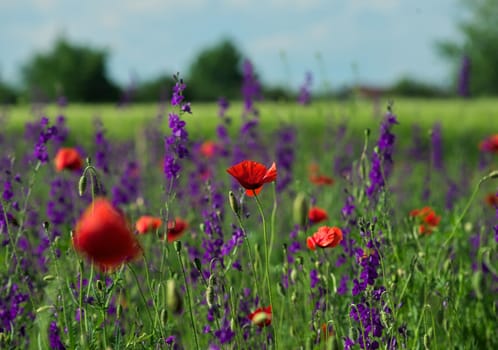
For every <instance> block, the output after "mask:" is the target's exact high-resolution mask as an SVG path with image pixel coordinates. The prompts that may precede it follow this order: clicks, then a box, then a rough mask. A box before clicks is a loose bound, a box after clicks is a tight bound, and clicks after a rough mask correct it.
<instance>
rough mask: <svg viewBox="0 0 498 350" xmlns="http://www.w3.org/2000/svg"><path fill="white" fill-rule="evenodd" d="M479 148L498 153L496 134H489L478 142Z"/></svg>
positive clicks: (483, 150)
mask: <svg viewBox="0 0 498 350" xmlns="http://www.w3.org/2000/svg"><path fill="white" fill-rule="evenodd" d="M479 149H480V150H481V151H482V152H490V153H496V154H498V134H494V135H491V136H490V137H488V138H487V139H485V140H483V141H481V142H480V143H479Z"/></svg>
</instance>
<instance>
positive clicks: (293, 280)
mask: <svg viewBox="0 0 498 350" xmlns="http://www.w3.org/2000/svg"><path fill="white" fill-rule="evenodd" d="M290 279H291V281H292V283H296V279H297V270H296V269H292V270H291V273H290Z"/></svg>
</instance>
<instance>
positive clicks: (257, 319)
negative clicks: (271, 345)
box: [249, 305, 272, 327]
mask: <svg viewBox="0 0 498 350" xmlns="http://www.w3.org/2000/svg"><path fill="white" fill-rule="evenodd" d="M271 318H272V312H271V305H270V306H267V307H260V308H258V309H256V310H255V311H254V312H252V313H251V314H250V315H249V319H250V320H251V322H252V323H254V324H255V325H257V326H259V327H265V326H269V325H270V324H271Z"/></svg>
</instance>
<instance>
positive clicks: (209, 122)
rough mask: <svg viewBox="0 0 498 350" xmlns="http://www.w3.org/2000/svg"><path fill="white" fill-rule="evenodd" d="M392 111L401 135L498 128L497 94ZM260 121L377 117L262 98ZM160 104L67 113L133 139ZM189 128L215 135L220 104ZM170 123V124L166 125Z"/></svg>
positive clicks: (81, 130)
mask: <svg viewBox="0 0 498 350" xmlns="http://www.w3.org/2000/svg"><path fill="white" fill-rule="evenodd" d="M393 101H394V112H395V114H397V115H398V118H399V121H400V126H399V129H398V132H400V133H401V135H409V133H410V126H411V125H413V124H414V123H417V124H419V125H420V126H421V127H422V128H424V129H426V130H429V129H430V128H431V127H432V125H433V123H434V122H436V121H438V122H440V123H441V125H442V127H443V130H445V132H447V133H448V134H449V135H454V136H456V137H459V138H460V137H471V138H472V135H473V134H474V135H480V136H482V135H485V134H487V133H490V132H492V131H494V130H498V99H496V98H494V99H492V98H490V99H475V100H469V101H467V100H461V99H448V100H427V99H406V98H394V99H393ZM386 106H387V100H382V101H380V106H379V109H380V113H381V114H383V113H384V111H385V107H386ZM258 108H259V109H260V115H261V120H262V123H263V124H264V125H265V126H266V128H270V129H271V128H273V127H275V126H276V125H278V124H279V123H281V122H285V121H288V122H294V123H296V124H297V125H298V126H299V127H300V128H302V129H303V130H305V131H310V132H314V133H315V132H318V133H320V134H321V133H322V132H323V130H324V126H327V125H331V124H334V123H337V122H340V121H347V122H348V125H349V126H350V127H351V128H353V129H357V130H363V129H364V128H366V127H375V125H376V124H377V122H378V119H379V118H374V106H373V104H372V102H371V101H367V100H360V101H358V102H356V103H355V102H351V101H347V102H344V101H330V102H316V103H314V104H313V105H312V106H311V108H309V107H303V106H298V105H296V104H294V103H292V104H289V103H286V102H282V103H261V104H258ZM158 110H159V109H158V105H156V104H136V105H131V106H129V107H125V108H118V107H116V106H115V105H110V104H105V105H86V104H74V105H69V107H68V108H66V109H65V110H64V111H63V113H64V115H65V116H66V117H67V118H68V126H69V127H70V128H71V129H73V130H78V134H79V137H78V138H80V136H83V137H90V136H91V135H92V132H93V127H92V121H93V119H94V118H95V117H100V118H102V120H103V123H104V126H106V128H107V129H108V132H109V136H110V137H111V138H113V139H120V140H123V139H129V138H130V137H134V136H135V135H136V130H137V129H140V128H141V127H142V126H143V125H144V124H145V123H146V122H147V121H150V120H152V119H154V118H155V117H156V116H157V114H158ZM241 111H242V104H241V103H234V104H233V105H232V106H231V107H230V109H229V112H228V115H231V116H233V117H235V118H234V119H236V122H235V125H238V124H239V123H240V118H238V117H239V116H240V113H241ZM6 112H7V113H6V114H7V116H8V118H7V121H6V124H5V126H4V127H5V128H6V129H7V130H8V131H9V132H14V133H21V132H22V131H23V128H24V124H25V122H26V121H29V120H31V119H32V118H33V112H32V110H31V109H30V108H29V107H28V106H15V107H10V108H9V109H8V110H7V111H6ZM45 112H46V114H47V116H49V117H55V116H57V115H58V114H59V113H60V112H61V111H60V110H59V109H58V107H56V106H49V107H48V108H46V111H45ZM186 119H187V123H188V125H189V132H190V133H191V134H192V136H193V137H194V138H195V137H197V136H200V135H207V136H213V135H214V127H215V125H216V123H217V122H218V119H217V106H216V104H214V103H208V104H199V103H195V104H194V105H193V115H192V116H187V118H186ZM165 128H167V125H165Z"/></svg>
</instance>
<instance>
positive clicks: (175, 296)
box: [166, 279, 183, 314]
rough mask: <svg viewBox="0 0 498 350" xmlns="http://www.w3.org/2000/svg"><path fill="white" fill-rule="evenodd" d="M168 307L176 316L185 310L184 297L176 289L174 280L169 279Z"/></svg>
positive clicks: (167, 285)
mask: <svg viewBox="0 0 498 350" xmlns="http://www.w3.org/2000/svg"><path fill="white" fill-rule="evenodd" d="M166 305H167V306H168V309H169V310H170V311H171V312H173V313H175V314H179V313H180V312H181V311H182V309H183V301H182V297H181V295H180V292H178V289H177V288H176V282H175V280H174V279H169V280H168V282H167V283H166Z"/></svg>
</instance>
